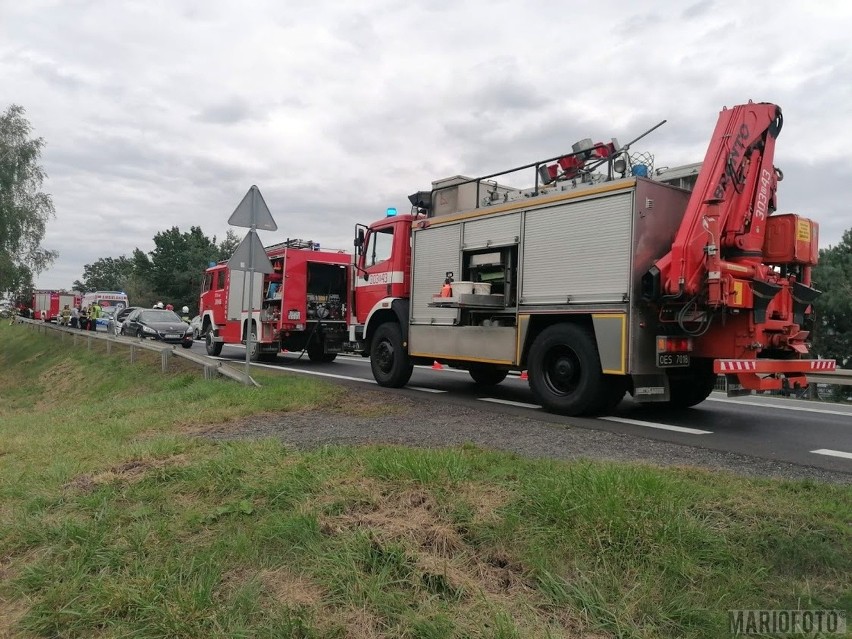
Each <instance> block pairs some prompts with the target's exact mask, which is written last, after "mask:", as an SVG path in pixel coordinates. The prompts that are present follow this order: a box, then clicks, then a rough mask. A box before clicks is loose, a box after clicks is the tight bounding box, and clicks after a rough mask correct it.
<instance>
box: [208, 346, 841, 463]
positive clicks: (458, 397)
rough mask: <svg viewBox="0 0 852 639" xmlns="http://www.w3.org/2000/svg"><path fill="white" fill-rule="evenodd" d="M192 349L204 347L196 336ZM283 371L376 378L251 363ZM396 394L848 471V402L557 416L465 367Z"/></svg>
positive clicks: (352, 380)
mask: <svg viewBox="0 0 852 639" xmlns="http://www.w3.org/2000/svg"><path fill="white" fill-rule="evenodd" d="M194 350H196V351H198V352H200V353H203V352H204V345H203V343H201V342H196V344H195V346H194ZM222 358H223V359H229V360H243V361H244V360H245V349H244V348H242V347H234V346H225V347H224V348H223V350H222ZM253 366H260V367H263V368H267V367H268V368H273V369H286V370H288V371H290V372H292V373H295V374H301V375H313V376H317V377H320V378H324V379H327V380H329V381H335V380H336V381H339V382H341V383H346V384H355V385H357V384H362V383H365V384H375V381H374V380H373V376H372V373H371V372H370V362H369V360H368V359H364V358H360V357H348V356H340V357H338V358H337V360H336V361H335V362H333V363H331V364H314V363H312V362H310V361H309V360H308V358H307V355H305V356H304V357H302V358H301V359H298V358H297V356H296V355H294V354H285V355H279V358H278V361H277V362H276V363H275V364H253ZM397 392H400V393H412V394H421V395H422V394H430V395H434V396H436V397H437V396H438V395H440V397H441V401H442V402H455V403H459V404H463V405H466V406H477V407H479V408H484V405H485V404H487V405H488V409H489V410H497V411H500V412H502V413H505V414H517V415H523V416H527V417H535V418H536V419H540V420H545V421H549V422H552V423H556V424H566V425H568V424H570V425H572V426H575V427H579V428H589V429H594V430H603V431H609V432H615V433H625V434H629V435H633V436H639V437H643V438H647V439H654V440H660V441H666V442H673V443H677V444H683V445H687V446H694V447H699V448H706V449H711V450H718V451H725V452H731V453H736V454H740V455H748V456H752V457H758V458H761V459H766V460H772V461H778V462H787V463H793V464H797V465H803V466H812V467H817V468H822V469H825V470H831V471H838V472H843V473H849V474H852V405H844V404H834V403H820V402H810V401H806V400H795V399H786V398H780V397H768V396H752V397H738V398H728V397H726V396H725V395H724V394H722V393H714V394H713V395H712V396H711V397H710V398H708V399H707V400H706V401H705V402H704V403H702V404H700V405H699V406H696V407H695V408H691V409H684V410H667V409H661V408H654V407H653V406H641V405H639V404H637V403H635V402H633V400H632V399H631V398H630V396H629V395H628V396H626V397H625V399H624V400H623V401H622V402H621V404H620V405H619V406H618V408H617V409H616V411H615V412H614V413H613V414H612V415H610V416H607V417H601V418H581V417H563V416H560V415H553V414H551V413H548V412H546V411H544V410H543V409H542V408H541V407H540V406H538V405H537V404H535V403H534V399H533V397H532V393H531V391H530V389H529V386H528V384H527V382H526V381H522V380H520V379H519V378H518V377H517V376H510V377H509V378H507V379H506V380H505V381H504V382H503V383H501V384H499V385H497V386H494V387H491V388H483V387H480V386H477V385H476V384H474V383H473V382H472V380H471V379H470V376H469V375H468V374H467V372H465V371H457V370H453V369H448V368H444V369H441V370H434V369H432V368H430V367H429V366H417V367H415V369H414V374H413V375H412V377H411V382H410V383H409V385H408V386H407V387H406V388H404V389H399V391H397Z"/></svg>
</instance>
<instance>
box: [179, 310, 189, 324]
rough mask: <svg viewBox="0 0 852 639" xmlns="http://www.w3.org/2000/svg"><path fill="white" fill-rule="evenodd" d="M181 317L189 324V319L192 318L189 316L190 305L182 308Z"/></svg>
mask: <svg viewBox="0 0 852 639" xmlns="http://www.w3.org/2000/svg"><path fill="white" fill-rule="evenodd" d="M180 318H181V319H182V320H183V321H184V322H186V323H187V324H189V320H190V317H189V306H184V307H183V308H182V309H180Z"/></svg>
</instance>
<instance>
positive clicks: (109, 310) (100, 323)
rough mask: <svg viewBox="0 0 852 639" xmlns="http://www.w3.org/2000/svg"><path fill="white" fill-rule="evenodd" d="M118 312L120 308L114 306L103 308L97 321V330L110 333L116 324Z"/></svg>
mask: <svg viewBox="0 0 852 639" xmlns="http://www.w3.org/2000/svg"><path fill="white" fill-rule="evenodd" d="M116 310H118V308H117V307H114V306H108V307H106V308H102V309H101V316H100V317H99V318H98V319H97V320H95V329H96V330H101V328H103V329H104V330H105V331H106V332H109V331H110V327H111V326H112V325H113V324H114V323H115V312H116Z"/></svg>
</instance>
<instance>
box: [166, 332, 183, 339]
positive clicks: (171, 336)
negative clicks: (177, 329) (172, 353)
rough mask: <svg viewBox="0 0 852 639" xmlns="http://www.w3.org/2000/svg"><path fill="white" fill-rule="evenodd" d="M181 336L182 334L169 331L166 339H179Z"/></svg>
mask: <svg viewBox="0 0 852 639" xmlns="http://www.w3.org/2000/svg"><path fill="white" fill-rule="evenodd" d="M179 337H180V335H174V334H173V333H169V334H168V335H166V339H177V338H179Z"/></svg>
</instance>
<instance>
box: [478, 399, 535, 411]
mask: <svg viewBox="0 0 852 639" xmlns="http://www.w3.org/2000/svg"><path fill="white" fill-rule="evenodd" d="M479 401H481V402H491V403H492V404H506V405H507V406H520V407H521V408H541V406H539V405H538V404H527V403H526V402H513V401H512V400H510V399H497V398H496V397H480V398H479Z"/></svg>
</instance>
